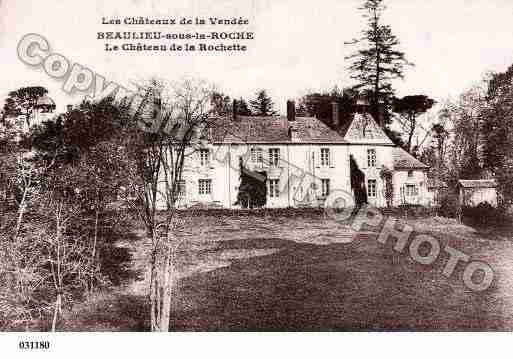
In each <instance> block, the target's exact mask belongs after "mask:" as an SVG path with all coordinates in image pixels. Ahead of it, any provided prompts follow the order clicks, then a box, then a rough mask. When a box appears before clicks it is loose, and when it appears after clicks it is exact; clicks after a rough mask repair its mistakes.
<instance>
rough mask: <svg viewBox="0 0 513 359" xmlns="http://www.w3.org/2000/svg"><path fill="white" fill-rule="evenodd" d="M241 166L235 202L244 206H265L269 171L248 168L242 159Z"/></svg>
mask: <svg viewBox="0 0 513 359" xmlns="http://www.w3.org/2000/svg"><path fill="white" fill-rule="evenodd" d="M239 167H240V186H239V191H238V193H237V202H236V203H235V204H240V205H241V206H242V207H243V208H261V207H264V206H265V204H266V202H267V186H266V183H267V173H266V172H252V171H250V170H248V169H247V168H245V167H244V164H243V162H242V160H241V161H240V164H239Z"/></svg>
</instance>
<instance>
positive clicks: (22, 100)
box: [3, 86, 55, 127]
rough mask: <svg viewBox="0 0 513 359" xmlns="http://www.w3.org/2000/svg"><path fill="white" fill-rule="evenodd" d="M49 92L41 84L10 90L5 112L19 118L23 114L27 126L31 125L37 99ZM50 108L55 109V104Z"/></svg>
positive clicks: (10, 116)
mask: <svg viewBox="0 0 513 359" xmlns="http://www.w3.org/2000/svg"><path fill="white" fill-rule="evenodd" d="M47 93H48V90H47V89H45V88H44V87H41V86H32V87H22V88H20V89H18V90H15V91H11V92H9V95H8V97H7V99H6V100H5V104H4V108H3V114H4V116H5V117H8V118H17V117H19V116H23V117H24V119H25V122H26V124H27V127H30V125H31V123H30V120H31V119H32V116H33V113H34V109H35V108H36V105H37V100H38V99H40V98H41V97H43V96H44V95H46V94H47ZM50 107H51V108H50V109H52V110H53V109H55V105H51V106H50Z"/></svg>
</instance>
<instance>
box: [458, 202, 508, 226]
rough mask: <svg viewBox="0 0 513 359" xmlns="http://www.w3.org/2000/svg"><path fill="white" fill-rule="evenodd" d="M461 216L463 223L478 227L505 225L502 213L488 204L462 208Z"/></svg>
mask: <svg viewBox="0 0 513 359" xmlns="http://www.w3.org/2000/svg"><path fill="white" fill-rule="evenodd" d="M462 214H463V220H464V221H465V222H467V223H468V224H471V225H476V226H480V227H487V226H496V225H500V224H502V223H505V215H504V212H503V211H502V210H500V209H497V208H495V207H494V206H492V205H491V204H490V203H488V202H483V203H479V204H478V205H477V206H476V207H464V208H463V209H462Z"/></svg>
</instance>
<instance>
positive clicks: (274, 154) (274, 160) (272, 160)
mask: <svg viewBox="0 0 513 359" xmlns="http://www.w3.org/2000/svg"><path fill="white" fill-rule="evenodd" d="M279 163H280V149H279V148H270V149H269V165H270V166H278V164H279Z"/></svg>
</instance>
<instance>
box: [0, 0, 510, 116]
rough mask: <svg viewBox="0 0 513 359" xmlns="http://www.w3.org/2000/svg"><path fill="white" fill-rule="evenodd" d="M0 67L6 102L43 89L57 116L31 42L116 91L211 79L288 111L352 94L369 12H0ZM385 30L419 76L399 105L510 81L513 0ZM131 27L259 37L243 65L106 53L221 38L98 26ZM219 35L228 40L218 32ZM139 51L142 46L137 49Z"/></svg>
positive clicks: (78, 5) (474, 3)
mask: <svg viewBox="0 0 513 359" xmlns="http://www.w3.org/2000/svg"><path fill="white" fill-rule="evenodd" d="M0 1H1V2H0V4H1V5H0V15H1V16H0V59H1V64H2V81H1V82H0V96H1V97H2V99H1V100H0V101H1V102H3V99H4V98H5V96H6V94H7V92H8V91H10V90H14V89H17V88H19V87H21V86H30V85H42V86H45V87H46V88H48V89H49V91H50V96H51V97H53V98H54V99H55V101H56V102H57V105H58V109H60V110H62V109H64V108H65V105H66V104H67V103H76V102H78V101H79V100H80V98H81V97H82V95H80V96H78V97H77V96H74V97H70V96H69V95H67V94H65V93H64V92H63V91H62V90H61V87H62V81H58V80H54V79H52V78H50V77H49V76H48V75H47V74H46V73H45V72H44V71H43V70H42V69H41V68H30V67H28V66H26V65H24V64H23V63H21V61H20V60H19V59H18V58H17V56H16V47H17V44H18V42H19V40H20V39H21V38H22V36H23V35H25V34H27V33H38V34H41V35H43V36H44V37H45V38H47V39H48V41H49V43H50V46H51V49H52V50H53V51H54V52H58V53H60V54H62V55H65V56H66V57H67V58H68V59H70V60H71V61H72V62H77V63H80V64H82V65H86V66H88V67H89V68H90V69H92V70H93V71H95V72H97V73H99V74H101V75H103V76H105V77H106V78H107V79H108V80H110V81H117V82H119V83H120V84H122V85H125V86H128V84H129V81H130V80H138V79H144V78H148V77H151V76H154V75H157V76H159V77H162V78H166V79H169V80H174V79H179V78H180V77H183V76H194V77H201V78H204V79H207V80H209V81H211V82H213V83H215V84H217V86H218V87H219V88H220V89H221V90H223V91H224V92H226V93H228V94H230V95H232V96H236V97H238V96H243V97H246V98H249V97H252V96H253V94H254V92H255V91H256V90H257V89H260V88H265V89H268V91H269V93H270V94H271V96H272V97H273V99H274V101H275V102H276V105H277V107H278V108H279V109H280V110H281V111H283V110H284V107H285V101H286V100H287V98H295V97H299V96H301V95H302V94H304V93H305V92H306V90H309V89H312V90H323V89H330V88H332V87H333V86H335V85H337V86H339V87H341V88H342V87H347V86H350V85H352V82H351V80H350V78H349V73H348V71H347V69H346V68H347V66H348V65H349V64H348V62H347V61H345V60H344V56H346V55H349V54H350V53H351V52H352V49H351V48H350V47H348V46H347V45H344V41H349V40H351V39H352V38H354V37H355V36H357V35H358V34H359V31H360V30H361V29H362V27H363V24H364V23H363V19H362V18H361V16H360V13H359V11H358V10H357V8H358V6H359V5H360V4H361V2H362V1H361V0H318V1H298V0H294V1H293V0H201V1H200V0H173V1H169V0H119V1H115V0H110V1H100V0H88V1H70V0H66V1H65V0H45V1H40V0H38V1H35V0H34V1H29V0H0ZM386 3H387V5H388V10H387V12H386V17H385V20H386V22H388V23H390V25H391V26H392V29H393V31H394V32H395V34H396V35H397V36H398V37H399V39H400V40H401V48H402V50H404V51H405V52H406V55H407V58H408V60H410V61H411V62H414V63H415V64H416V66H415V67H414V68H412V69H410V70H408V71H407V73H406V79H405V80H404V81H400V80H399V81H397V82H396V83H395V86H396V88H397V89H398V95H408V94H419V93H424V94H427V95H429V96H431V97H433V98H435V99H436V100H438V101H440V100H443V99H444V98H446V97H448V96H450V95H457V94H458V93H460V92H461V91H463V90H464V89H465V88H467V87H469V86H471V85H472V84H473V83H475V82H477V81H478V80H479V79H480V78H481V77H482V76H483V75H484V74H485V73H486V72H487V71H504V70H505V69H506V68H507V67H508V66H509V65H511V64H512V63H513V51H512V48H513V26H512V19H513V1H511V0H452V1H447V0H430V1H426V0H389V1H387V2H386ZM103 16H105V17H121V18H124V17H126V16H148V17H180V16H190V17H194V16H212V17H225V18H227V17H232V16H237V17H238V16H242V17H247V18H249V20H250V26H249V27H246V28H245V30H249V31H254V32H255V36H256V39H255V40H253V41H248V42H247V44H248V47H249V51H248V52H246V53H235V54H233V53H232V54H227V53H218V54H212V55H205V54H199V53H178V54H177V53H171V52H165V53H135V52H132V53H116V54H113V53H108V52H105V51H103V41H99V40H97V39H96V36H97V35H96V34H97V32H98V31H140V30H143V29H144V30H145V31H146V30H147V31H159V30H161V31H166V32H167V31H169V32H176V31H178V30H180V29H182V30H193V31H196V30H200V31H208V30H213V28H212V27H202V28H198V27H191V28H185V27H180V28H178V27H176V26H175V27H166V26H154V27H151V26H149V27H148V26H146V27H144V26H140V27H137V26H123V25H118V26H107V25H101V18H102V17H103ZM218 29H219V30H221V29H222V28H218ZM135 42H136V41H135Z"/></svg>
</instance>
